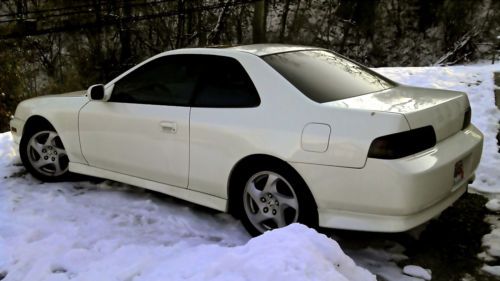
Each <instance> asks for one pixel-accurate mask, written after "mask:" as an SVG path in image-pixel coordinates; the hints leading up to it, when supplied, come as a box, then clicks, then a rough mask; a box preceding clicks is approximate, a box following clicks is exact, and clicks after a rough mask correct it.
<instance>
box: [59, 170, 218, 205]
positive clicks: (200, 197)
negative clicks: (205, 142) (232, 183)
mask: <svg viewBox="0 0 500 281" xmlns="http://www.w3.org/2000/svg"><path fill="white" fill-rule="evenodd" d="M69 170H70V171H71V172H73V173H77V174H83V175H88V176H94V177H98V178H104V179H110V180H114V181H118V182H123V183H126V184H130V185H135V186H139V187H142V188H146V189H150V190H154V191H157V192H161V193H165V194H168V195H170V196H173V197H177V198H179V199H182V200H186V201H189V202H193V203H195V204H198V205H202V206H205V207H208V208H212V209H215V210H218V211H222V212H226V211H227V199H224V198H220V197H216V196H213V195H209V194H206V193H202V192H198V191H193V190H190V189H187V188H180V187H175V186H172V185H168V184H164V183H159V182H155V181H150V180H146V179H141V178H137V177H133V176H129V175H124V174H120V173H117V172H112V171H108V170H104V169H100V168H96V167H91V166H88V165H85V164H80V163H72V162H70V163H69Z"/></svg>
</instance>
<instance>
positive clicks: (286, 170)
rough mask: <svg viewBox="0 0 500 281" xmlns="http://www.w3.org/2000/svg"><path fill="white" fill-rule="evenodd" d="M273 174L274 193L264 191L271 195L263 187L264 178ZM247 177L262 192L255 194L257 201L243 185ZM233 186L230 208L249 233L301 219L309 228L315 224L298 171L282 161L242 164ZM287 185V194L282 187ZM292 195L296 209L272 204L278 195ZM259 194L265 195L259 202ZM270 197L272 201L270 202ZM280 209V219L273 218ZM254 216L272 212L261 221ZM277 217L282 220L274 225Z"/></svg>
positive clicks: (312, 207) (313, 208) (309, 197)
mask: <svg viewBox="0 0 500 281" xmlns="http://www.w3.org/2000/svg"><path fill="white" fill-rule="evenodd" d="M276 176H278V179H277V180H276V184H275V186H276V190H277V192H276V193H274V194H275V196H271V197H268V196H269V194H268V193H271V195H273V193H272V192H268V193H265V192H264V188H265V186H266V185H267V182H268V181H270V177H276ZM266 177H267V178H266ZM250 181H251V182H252V183H253V184H254V186H255V187H256V189H257V190H260V191H261V192H264V193H260V195H259V196H261V197H260V202H258V203H256V202H255V201H256V200H255V199H254V198H253V197H252V196H251V195H249V193H248V192H247V190H249V189H250V188H248V189H247V185H248V184H249V183H250ZM262 181H265V183H264V184H262V183H261V182H262ZM259 185H262V186H259ZM233 188H237V189H238V192H237V193H236V194H235V195H236V196H235V198H231V200H236V201H235V202H234V205H233V206H234V211H235V212H236V213H235V216H236V217H237V218H239V219H240V220H241V222H242V224H243V226H244V227H245V228H246V230H247V231H248V233H250V234H251V235H252V236H259V235H261V234H262V233H264V232H265V231H267V230H272V229H275V228H279V227H283V226H286V225H289V224H291V223H294V222H298V223H302V224H304V225H307V226H309V227H313V228H315V227H317V226H318V210H317V206H316V203H315V201H314V198H313V196H312V194H311V192H310V191H309V188H308V187H307V185H306V183H305V182H304V180H303V179H302V178H301V177H300V175H299V174H298V173H297V172H295V171H294V170H293V169H292V168H290V167H288V166H286V165H285V164H282V165H280V164H273V165H271V164H264V165H256V166H255V167H251V168H246V169H245V171H243V172H241V173H240V174H239V176H238V179H237V180H236V181H235V184H234V186H233ZM261 188H262V190H261ZM288 188H290V189H291V190H293V191H291V192H288V194H287V192H285V191H286V190H287V189H288ZM262 195H263V196H262ZM293 195H295V197H296V201H297V204H298V208H297V210H295V209H294V208H292V207H290V206H287V205H286V204H287V203H284V204H283V203H280V204H276V202H278V203H279V201H282V200H281V199H284V200H285V202H286V201H287V200H290V199H291V198H293ZM262 197H265V198H264V199H266V202H263V200H264V199H262ZM273 200H274V202H272V201H273ZM290 202H292V201H290ZM266 204H267V205H266ZM258 205H259V206H258ZM291 205H293V204H291ZM280 206H281V207H280ZM261 207H262V208H261ZM266 208H267V209H268V210H267V212H265V213H264V211H265V210H264V209H266ZM283 208H284V210H283ZM290 209H292V211H290ZM274 211H277V212H276V213H277V214H275V213H274ZM281 213H283V214H284V215H283V217H282V218H284V219H283V220H280V219H278V220H276V216H279V214H281ZM256 216H258V217H259V218H261V216H273V218H269V219H267V218H266V220H265V221H263V222H262V223H257V224H256V220H255V217H256ZM251 217H252V218H251ZM277 221H282V223H281V226H278V223H277Z"/></svg>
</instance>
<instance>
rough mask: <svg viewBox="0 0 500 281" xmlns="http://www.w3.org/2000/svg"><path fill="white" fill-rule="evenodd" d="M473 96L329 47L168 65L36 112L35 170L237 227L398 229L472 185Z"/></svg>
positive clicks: (27, 149) (165, 56)
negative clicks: (221, 214) (412, 82)
mask: <svg viewBox="0 0 500 281" xmlns="http://www.w3.org/2000/svg"><path fill="white" fill-rule="evenodd" d="M470 117H471V111H470V106H469V101H468V99H467V95H466V94H464V93H461V92H454V91H445V90H436V89H424V88H415V87H408V86H403V85H400V84H397V83H395V82H393V81H390V80H389V79H387V78H385V77H383V76H381V75H380V74H377V73H375V72H373V71H371V70H369V69H367V68H366V67H363V66H361V65H359V64H357V63H355V62H353V61H351V60H349V59H347V58H345V57H342V56H340V55H338V54H336V53H333V52H331V51H328V50H325V49H320V48H314V47H301V46H287V45H271V44H263V45H248V46H239V47H231V48H196V49H181V50H174V51H169V52H165V53H161V54H159V55H157V56H155V57H152V58H150V59H148V60H146V61H144V62H142V63H141V64H139V65H137V66H135V67H133V68H132V69H130V70H128V71H127V72H125V73H123V74H122V75H120V76H118V77H117V78H115V79H114V80H112V81H111V82H109V83H107V84H106V85H94V86H92V87H90V88H89V90H88V91H81V92H74V93H69V94H63V95H54V96H44V97H38V98H33V99H29V100H26V101H23V102H22V103H20V104H19V106H18V107H17V110H16V113H15V117H14V118H13V119H12V121H11V131H12V134H13V136H14V139H15V140H16V142H18V143H20V154H21V159H22V161H23V163H24V165H25V166H26V168H27V169H28V170H29V171H30V172H31V173H32V174H33V175H34V176H35V177H37V178H39V179H41V180H44V181H51V180H61V179H65V178H66V176H67V175H68V174H69V173H70V172H72V173H78V174H84V175H91V176H95V177H100V178H106V179H112V180H115V181H120V182H124V183H128V184H131V185H135V186H140V187H143V188H147V189H152V190H156V191H159V192H162V193H166V194H169V195H172V196H175V197H178V198H182V199H185V200H188V201H191V202H194V203H197V204H200V205H204V206H207V207H210V208H214V209H216V210H220V211H226V212H230V213H232V214H233V215H235V216H236V217H238V218H240V219H241V220H242V222H243V224H244V225H245V227H246V228H247V230H248V231H249V232H250V233H251V234H253V235H258V234H260V233H263V232H264V231H266V230H269V229H273V228H278V227H283V226H286V225H288V224H290V223H294V222H300V223H304V224H306V225H309V226H313V227H314V226H321V227H328V228H340V229H352V230H366V231H383V232H399V231H405V230H408V229H410V228H413V227H415V226H417V225H419V224H422V223H423V222H425V221H428V220H429V219H431V218H433V217H435V216H436V215H438V214H439V213H440V212H442V211H443V210H444V209H446V208H447V207H448V206H450V205H451V204H452V203H453V202H454V201H455V200H457V199H458V198H459V197H460V196H461V195H462V194H463V193H464V192H465V191H466V189H467V184H468V182H469V181H470V180H472V179H473V177H474V171H475V169H476V168H477V166H478V163H479V160H480V157H481V150H482V143H483V136H482V134H481V132H480V131H479V130H478V129H477V128H476V127H474V126H473V125H472V124H470Z"/></svg>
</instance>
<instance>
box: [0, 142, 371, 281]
mask: <svg viewBox="0 0 500 281" xmlns="http://www.w3.org/2000/svg"><path fill="white" fill-rule="evenodd" d="M0 166H1V169H0V186H1V188H0V202H1V204H0V275H2V273H4V274H6V278H5V279H4V280H5V281H11V280H15V281H20V280H27V281H32V280H46V281H48V280H54V281H60V280H69V279H71V280H131V281H132V280H133V281H141V280H147V281H154V280H253V279H256V278H258V279H259V280H273V281H276V280H332V281H337V280H338V281H348V280H351V281H365V280H376V279H375V275H373V274H371V273H370V272H369V271H367V270H366V269H363V268H361V267H358V266H356V264H355V263H354V261H353V260H352V259H351V258H349V257H348V256H347V255H346V254H344V252H343V251H342V249H341V248H340V246H339V245H338V244H337V242H335V241H334V240H333V239H330V238H328V237H326V236H325V235H323V234H319V233H317V232H316V231H315V230H313V229H309V228H307V227H305V226H303V225H300V224H293V225H290V226H288V227H286V228H283V229H278V230H275V231H271V232H267V233H266V234H264V235H261V236H259V237H257V238H253V239H250V237H249V236H248V234H247V233H246V232H245V230H244V229H243V227H242V226H241V225H240V223H239V222H237V221H235V220H234V219H233V218H232V217H230V216H229V215H225V214H220V213H216V212H211V211H209V210H207V209H204V208H202V207H197V206H194V205H191V204H189V203H186V202H181V201H179V200H176V199H172V198H170V197H162V196H159V195H157V194H154V193H151V192H147V191H144V190H142V189H139V188H134V187H129V186H127V185H123V184H119V183H113V182H108V181H105V182H103V183H100V184H93V183H90V182H67V183H40V182H38V181H36V180H35V179H34V178H32V177H31V176H30V175H27V174H24V172H23V170H24V169H22V167H21V166H20V160H19V157H18V155H17V152H16V150H15V148H14V144H13V143H12V138H11V135H10V133H4V134H0Z"/></svg>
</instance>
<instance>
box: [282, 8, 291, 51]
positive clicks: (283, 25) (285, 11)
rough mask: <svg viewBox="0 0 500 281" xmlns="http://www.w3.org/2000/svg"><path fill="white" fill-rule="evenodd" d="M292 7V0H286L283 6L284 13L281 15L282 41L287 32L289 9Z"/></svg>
mask: <svg viewBox="0 0 500 281" xmlns="http://www.w3.org/2000/svg"><path fill="white" fill-rule="evenodd" d="M289 9H290V0H286V1H285V6H284V7H283V15H282V16H281V29H280V43H283V41H284V39H285V34H286V20H287V17H288V11H289Z"/></svg>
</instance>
